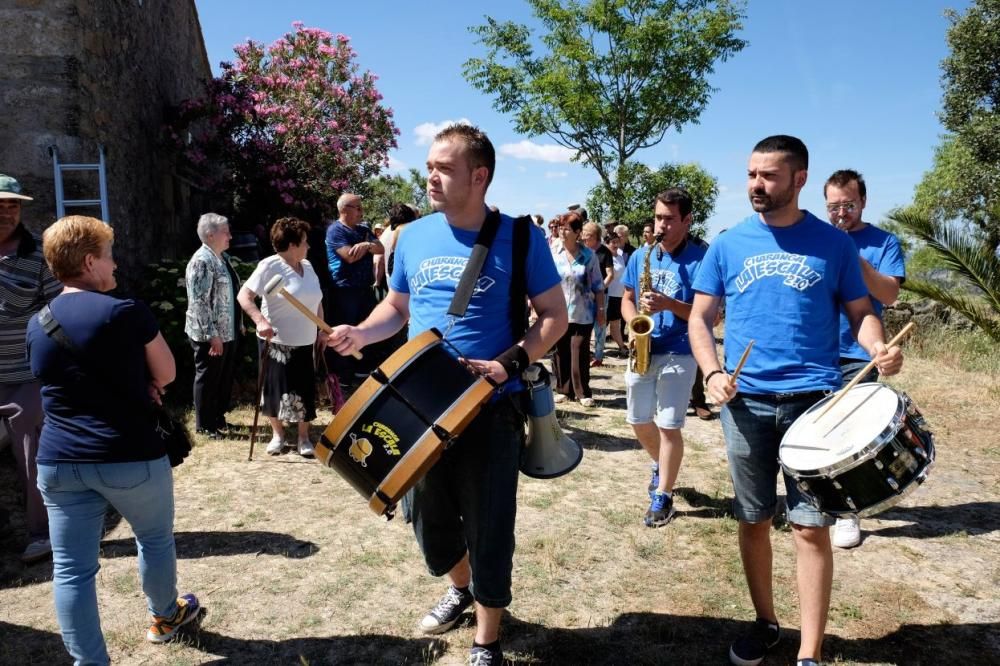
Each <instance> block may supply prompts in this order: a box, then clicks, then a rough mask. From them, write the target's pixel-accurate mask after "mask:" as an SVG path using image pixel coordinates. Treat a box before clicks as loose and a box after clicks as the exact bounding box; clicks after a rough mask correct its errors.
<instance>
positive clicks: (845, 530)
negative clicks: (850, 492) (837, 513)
mask: <svg viewBox="0 0 1000 666" xmlns="http://www.w3.org/2000/svg"><path fill="white" fill-rule="evenodd" d="M859 543H861V519H860V518H858V517H857V516H848V517H846V518H838V519H837V524H836V525H835V526H834V528H833V545H834V546H836V547H837V548H854V547H855V546H857V545H858V544H859Z"/></svg>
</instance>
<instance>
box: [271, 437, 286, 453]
mask: <svg viewBox="0 0 1000 666" xmlns="http://www.w3.org/2000/svg"><path fill="white" fill-rule="evenodd" d="M284 449H285V442H284V440H282V439H281V435H277V434H276V435H274V436H273V437H271V441H270V442H268V444H267V454H268V455H270V456H277V455H280V454H281V452H282V451H283V450H284Z"/></svg>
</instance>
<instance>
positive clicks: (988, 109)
mask: <svg viewBox="0 0 1000 666" xmlns="http://www.w3.org/2000/svg"><path fill="white" fill-rule="evenodd" d="M946 15H947V16H948V18H949V20H950V21H951V27H950V28H949V29H948V37H947V39H948V45H949V47H950V49H951V53H950V54H949V55H948V57H947V58H945V59H944V61H942V63H941V67H942V70H943V72H944V74H943V76H942V84H943V86H944V99H943V108H942V111H941V114H940V116H941V122H942V123H943V124H944V126H945V128H946V129H947V130H948V134H946V135H945V136H944V137H943V140H942V143H941V145H940V146H938V148H937V150H936V151H935V153H934V165H933V167H932V169H931V170H930V171H928V172H927V173H926V174H924V177H923V179H922V180H921V182H920V184H919V185H918V186H917V191H916V195H915V199H914V207H915V208H914V212H916V213H918V214H922V215H926V216H928V217H930V218H931V219H932V220H935V221H937V222H941V221H945V220H962V221H964V222H967V223H969V224H971V225H973V226H974V228H975V229H976V230H977V232H978V234H980V235H981V236H982V238H983V240H984V242H985V243H986V244H987V245H989V246H990V247H992V248H996V247H997V246H998V245H1000V0H978V1H977V2H975V3H973V4H972V6H970V7H969V9H968V11H966V13H965V14H959V13H958V12H955V11H952V10H949V11H948V12H946Z"/></svg>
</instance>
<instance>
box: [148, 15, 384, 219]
mask: <svg viewBox="0 0 1000 666" xmlns="http://www.w3.org/2000/svg"><path fill="white" fill-rule="evenodd" d="M293 27H294V32H291V33H288V34H286V35H285V36H284V37H282V38H281V39H279V40H277V41H276V42H274V43H273V44H271V45H269V46H264V45H263V44H259V43H257V42H254V41H248V42H246V43H245V44H240V45H238V46H236V47H235V54H236V59H235V61H234V62H232V63H228V62H224V63H222V65H221V66H222V76H220V77H218V78H216V79H213V80H212V81H210V82H209V83H208V86H207V90H206V94H205V96H204V97H202V98H199V99H193V100H186V101H185V102H183V103H181V105H180V106H179V107H177V108H176V109H174V111H173V114H172V118H171V120H170V122H169V123H168V126H167V127H166V137H167V140H168V142H169V143H171V144H172V145H173V146H174V147H175V148H176V150H177V151H178V152H179V154H180V157H181V161H182V163H183V164H184V165H185V166H186V167H187V168H186V169H185V171H188V172H189V173H190V176H191V177H192V178H194V179H195V180H196V181H197V183H198V184H199V185H200V186H201V187H203V188H205V189H206V190H208V191H209V192H210V193H212V194H214V195H220V196H225V197H226V198H227V199H231V201H232V205H233V208H234V209H235V211H236V212H237V213H238V214H239V215H240V217H242V218H243V219H244V220H246V221H255V222H264V223H269V222H272V221H273V220H274V219H275V217H276V216H279V215H288V214H298V215H302V216H303V217H306V218H307V219H315V218H317V217H320V216H325V215H328V214H329V213H331V212H332V210H333V209H334V208H335V203H336V198H337V196H339V195H340V194H341V193H342V192H344V191H346V190H350V189H352V188H356V187H358V186H360V185H361V184H362V183H363V182H364V181H365V180H367V179H368V178H370V177H372V176H375V175H377V174H378V173H379V171H381V169H382V168H383V167H384V166H386V165H387V163H388V153H389V151H390V150H391V149H393V148H395V147H396V137H397V136H398V135H399V130H398V129H397V128H396V126H395V124H394V123H393V120H392V109H390V108H387V107H385V106H384V105H383V104H382V95H381V93H379V91H378V89H377V88H376V87H375V82H376V81H377V79H378V77H376V76H375V75H374V74H372V73H371V72H367V71H366V72H363V73H359V71H358V65H357V64H356V63H355V62H354V57H355V56H356V55H357V54H356V53H355V51H354V50H353V49H352V48H351V47H350V40H349V38H348V37H346V36H345V35H333V34H331V33H329V32H326V31H324V30H319V29H317V28H306V27H304V26H303V25H302V24H301V23H299V22H296V23H294V24H293Z"/></svg>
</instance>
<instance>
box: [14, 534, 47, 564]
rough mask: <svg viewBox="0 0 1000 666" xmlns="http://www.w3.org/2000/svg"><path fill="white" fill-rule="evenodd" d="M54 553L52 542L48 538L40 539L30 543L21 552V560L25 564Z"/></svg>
mask: <svg viewBox="0 0 1000 666" xmlns="http://www.w3.org/2000/svg"><path fill="white" fill-rule="evenodd" d="M51 554H52V542H51V541H49V540H48V539H38V540H36V541H32V542H31V543H29V544H28V547H27V548H25V549H24V552H23V553H21V561H22V562H24V563H25V564H32V563H34V562H39V561H41V560H44V559H45V558H46V557H48V556H49V555H51Z"/></svg>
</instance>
